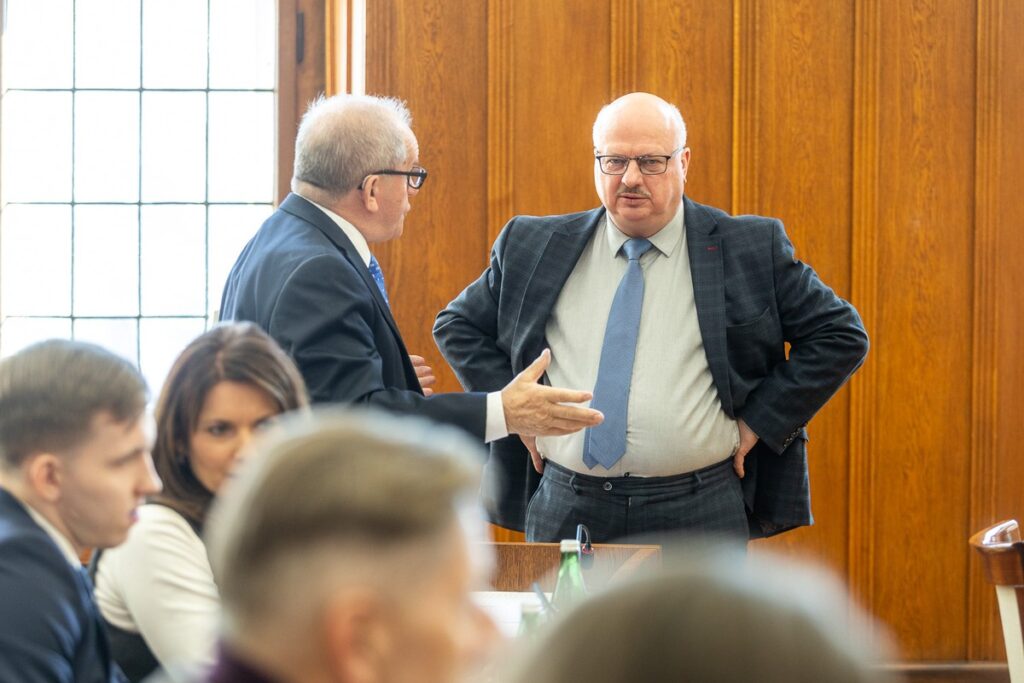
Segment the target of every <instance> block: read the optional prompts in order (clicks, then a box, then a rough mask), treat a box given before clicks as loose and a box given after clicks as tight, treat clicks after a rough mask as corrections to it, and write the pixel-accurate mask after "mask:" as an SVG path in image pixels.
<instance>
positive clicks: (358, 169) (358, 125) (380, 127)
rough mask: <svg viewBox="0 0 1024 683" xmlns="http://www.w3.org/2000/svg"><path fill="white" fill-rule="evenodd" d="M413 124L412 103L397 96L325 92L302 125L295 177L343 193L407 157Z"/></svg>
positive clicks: (333, 191)
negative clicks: (410, 109)
mask: <svg viewBox="0 0 1024 683" xmlns="http://www.w3.org/2000/svg"><path fill="white" fill-rule="evenodd" d="M411 124H412V117H411V116H410V114H409V109H408V107H406V106H405V104H404V103H403V102H402V101H401V100H397V99H395V98H393V97H377V96H375V95H334V96H333V97H323V96H322V95H321V96H320V97H318V98H317V99H316V100H314V101H313V102H312V103H311V104H310V105H309V109H307V110H306V113H305V114H304V115H303V117H302V122H301V123H300V124H299V133H298V136H297V137H296V139H295V170H294V173H293V174H292V180H293V181H301V182H305V183H309V184H310V185H313V186H314V187H318V188H320V189H322V190H324V191H326V192H328V193H330V194H332V195H334V196H335V197H340V196H341V195H343V194H345V193H346V192H348V191H349V190H351V189H353V188H356V187H358V186H359V184H360V183H361V182H362V181H363V178H365V177H366V176H368V175H370V174H371V173H373V172H374V171H381V170H384V169H388V168H393V167H394V166H397V165H398V164H400V163H402V162H403V161H404V160H405V157H406V156H407V155H408V153H409V152H408V149H407V147H406V145H407V144H408V140H409V137H410V136H411V135H412V129H411V128H410V126H411Z"/></svg>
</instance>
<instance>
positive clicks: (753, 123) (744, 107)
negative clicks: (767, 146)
mask: <svg viewBox="0 0 1024 683" xmlns="http://www.w3.org/2000/svg"><path fill="white" fill-rule="evenodd" d="M757 8H758V3H757V2H756V1H755V0H735V2H734V4H733V31H734V35H733V80H732V82H733V102H732V111H733V136H732V143H733V144H732V151H733V153H732V187H733V191H732V207H731V210H732V213H734V214H737V213H750V212H755V211H756V207H757V206H758V191H757V177H756V173H757V168H758V159H757V156H758V149H757V139H758V136H757V126H758V120H757V107H756V106H755V103H756V102H757V69H756V48H757V45H756V42H755V41H756V38H757V11H758V10H757Z"/></svg>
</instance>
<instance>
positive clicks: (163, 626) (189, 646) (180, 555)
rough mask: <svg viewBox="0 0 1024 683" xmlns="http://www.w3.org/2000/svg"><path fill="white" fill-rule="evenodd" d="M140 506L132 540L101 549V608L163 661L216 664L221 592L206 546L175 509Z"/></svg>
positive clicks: (98, 582) (98, 586) (166, 663)
mask: <svg viewBox="0 0 1024 683" xmlns="http://www.w3.org/2000/svg"><path fill="white" fill-rule="evenodd" d="M138 513H139V518H138V521H137V522H136V524H135V525H134V526H133V527H132V529H131V531H130V532H129V534H128V540H127V541H125V542H124V543H123V544H122V545H120V546H118V547H116V548H111V549H109V550H105V551H104V552H103V555H102V556H101V557H100V562H99V566H98V567H97V572H96V589H95V592H96V602H97V604H98V605H99V608H100V611H101V612H102V613H103V616H104V617H105V618H106V619H107V621H109V622H110V623H111V624H113V625H115V626H117V627H118V628H121V629H124V630H125V631H129V632H132V633H139V634H141V635H142V638H143V639H144V640H145V641H146V644H147V645H148V646H149V648H150V650H152V651H153V655H154V656H155V657H156V658H157V660H158V661H159V662H160V664H161V665H162V666H163V667H164V668H165V669H166V668H169V667H173V668H178V667H181V666H184V667H188V668H191V667H193V666H195V665H201V666H205V665H209V664H212V663H213V660H214V655H215V647H216V642H217V627H218V623H219V615H220V597H219V595H218V592H217V585H216V584H215V583H214V580H213V572H212V571H211V570H210V561H209V559H208V558H207V555H206V547H205V546H204V545H203V542H202V540H200V538H199V536H198V535H196V532H195V531H193V530H192V527H190V526H189V524H188V522H186V521H185V518H184V517H182V516H181V515H179V514H178V513H177V512H175V511H174V510H171V509H170V508H168V507H165V506H163V505H143V506H142V507H140V508H139V511H138Z"/></svg>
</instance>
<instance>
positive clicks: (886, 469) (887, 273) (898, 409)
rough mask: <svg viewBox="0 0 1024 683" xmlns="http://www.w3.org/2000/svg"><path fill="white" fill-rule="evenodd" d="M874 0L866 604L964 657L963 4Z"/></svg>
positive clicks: (969, 196)
mask: <svg viewBox="0 0 1024 683" xmlns="http://www.w3.org/2000/svg"><path fill="white" fill-rule="evenodd" d="M881 10H882V21H881V29H882V30H881V45H882V55H883V61H882V69H881V82H880V103H881V105H882V106H881V110H880V112H879V115H880V122H881V123H880V127H879V130H880V133H881V134H880V138H879V143H880V160H881V165H880V168H881V169H882V172H881V174H880V185H879V188H880V189H879V199H878V201H879V218H880V220H879V224H878V226H877V233H878V255H877V258H878V279H879V281H880V282H881V283H884V295H885V298H884V304H883V305H882V307H881V310H880V311H879V317H878V320H877V323H876V325H877V327H876V328H875V329H874V330H872V333H873V337H874V342H875V344H874V349H875V351H874V354H873V360H872V362H874V363H875V364H876V366H877V378H878V386H877V392H876V394H875V399H876V419H878V420H881V421H882V424H883V425H884V428H883V429H882V430H881V432H880V437H879V438H878V439H877V441H876V444H875V449H874V451H873V452H872V454H871V457H872V458H874V460H875V463H874V470H875V477H874V479H873V482H872V485H873V487H874V488H875V496H876V500H877V503H876V515H875V517H874V519H873V520H871V523H872V524H873V525H874V527H875V532H874V542H875V547H874V558H875V563H874V566H873V568H872V571H873V572H874V573H875V575H876V577H878V578H876V581H875V589H874V591H873V594H872V596H871V603H870V604H871V606H872V607H873V609H874V611H875V613H876V614H877V615H878V616H879V617H881V618H882V619H883V620H884V621H885V622H886V623H888V624H889V625H890V626H891V627H892V629H893V631H894V632H895V634H896V635H897V637H898V638H899V640H900V643H901V645H902V647H903V649H904V652H905V653H906V655H907V656H908V657H910V658H913V659H962V658H964V657H965V656H966V633H965V629H966V625H967V618H966V617H967V615H966V612H965V604H966V601H965V600H963V599H961V600H950V599H949V598H948V596H952V595H963V594H964V592H965V586H966V580H967V553H966V550H965V545H964V543H965V539H966V538H967V536H968V535H969V531H970V529H969V525H968V504H969V495H968V483H969V480H970V462H969V453H970V446H971V443H970V433H971V432H970V386H971V373H970V362H969V360H970V358H971V322H970V321H971V319H972V313H971V309H972V299H971V282H972V226H973V224H974V211H973V209H974V189H973V188H974V173H973V170H974V169H973V152H974V142H973V131H974V107H973V102H974V68H975V62H974V55H975V27H976V24H975V11H974V10H975V8H974V6H973V5H970V4H967V3H964V2H939V1H935V0H932V1H922V2H914V3H883V4H882V5H881ZM940 36H941V39H940ZM952 141H956V142H955V143H953V144H951V142H952ZM926 558H936V559H939V558H941V561H927V559H926ZM939 596H946V597H944V598H940V597H939Z"/></svg>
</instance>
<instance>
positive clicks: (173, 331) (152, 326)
mask: <svg viewBox="0 0 1024 683" xmlns="http://www.w3.org/2000/svg"><path fill="white" fill-rule="evenodd" d="M205 329H206V321H205V320H203V319H202V318H173V319H161V318H143V319H142V320H141V321H139V333H140V338H139V342H140V344H139V348H140V349H141V354H142V357H141V358H140V361H141V363H140V366H141V368H142V374H143V376H145V378H146V383H147V384H148V385H149V390H150V392H151V393H152V394H153V395H154V396H156V395H158V394H159V392H160V387H161V386H163V383H164V378H165V377H167V372H168V371H169V370H170V369H171V364H172V363H174V359H175V358H177V357H178V355H179V354H180V353H181V352H182V351H184V350H185V347H186V346H188V343H189V342H191V341H192V340H193V339H195V338H196V337H198V336H199V335H200V334H202V333H203V331H204V330H205Z"/></svg>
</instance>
